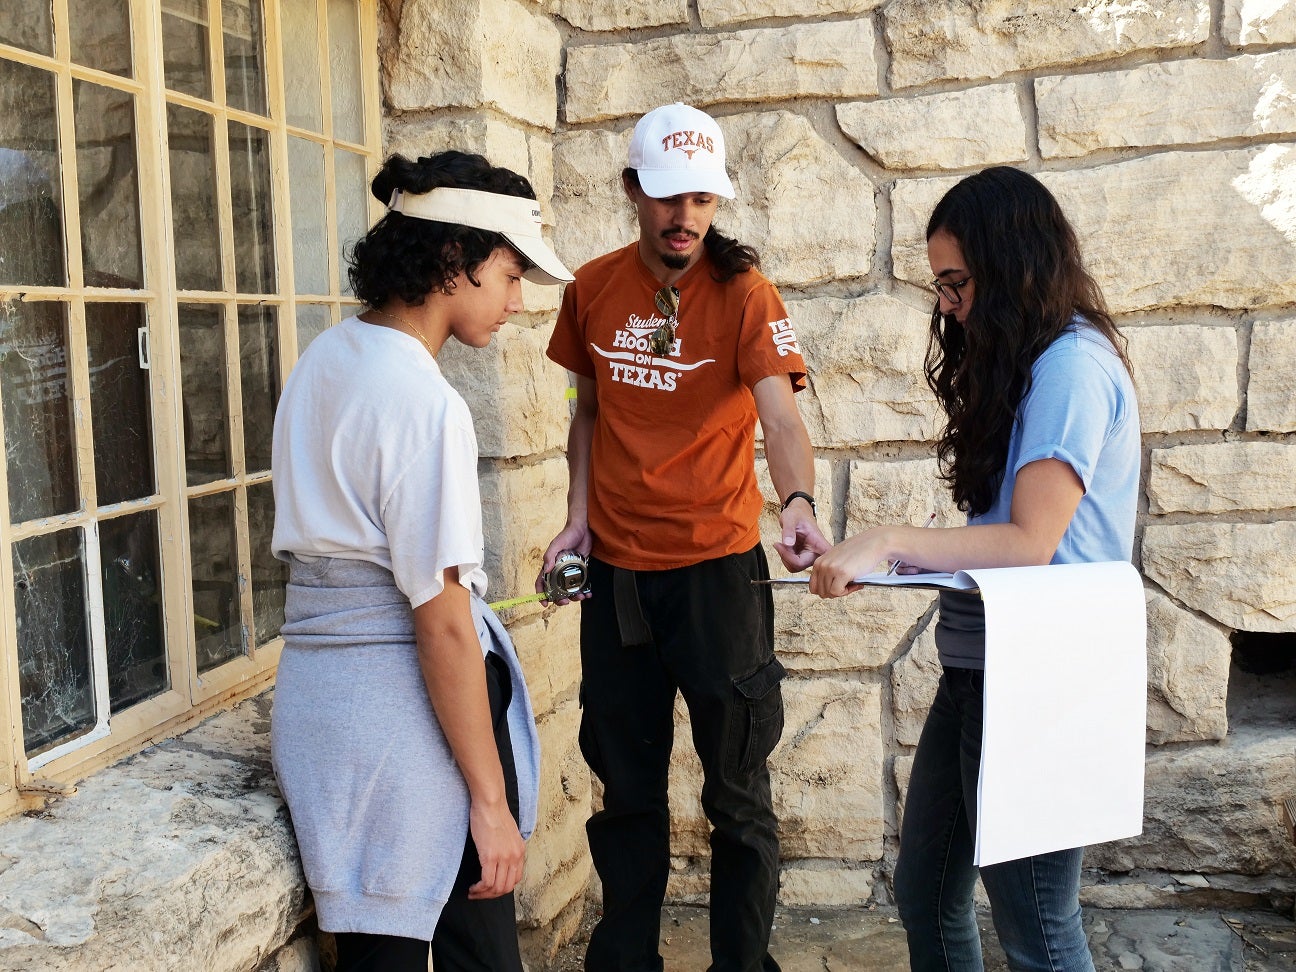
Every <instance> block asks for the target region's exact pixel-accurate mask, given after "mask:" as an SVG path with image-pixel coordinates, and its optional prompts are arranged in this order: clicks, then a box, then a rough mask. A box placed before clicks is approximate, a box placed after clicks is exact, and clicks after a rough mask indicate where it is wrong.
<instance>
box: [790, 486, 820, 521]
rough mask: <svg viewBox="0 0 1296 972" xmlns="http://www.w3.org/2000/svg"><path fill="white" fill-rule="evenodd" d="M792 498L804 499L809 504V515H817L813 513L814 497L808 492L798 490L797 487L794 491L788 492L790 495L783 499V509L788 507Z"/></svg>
mask: <svg viewBox="0 0 1296 972" xmlns="http://www.w3.org/2000/svg"><path fill="white" fill-rule="evenodd" d="M794 499H803V500H805V501H806V502H807V503H809V504H810V515H811V516H817V515H818V514H816V513H815V502H814V497H813V496H811V495H810V494H809V493H803V492H802V491H801V490H799V489H798V490H797V491H796V492H795V493H792V494H790V495H789V496H788V498H787V499H785V500H784V501H783V509H785V510H786V509H787V508H788V504H789V503H791V502H792V501H793V500H794Z"/></svg>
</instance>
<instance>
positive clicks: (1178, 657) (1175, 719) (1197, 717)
mask: <svg viewBox="0 0 1296 972" xmlns="http://www.w3.org/2000/svg"><path fill="white" fill-rule="evenodd" d="M1147 619H1148V646H1147V652H1148V732H1147V740H1148V742H1150V743H1154V744H1157V745H1161V744H1163V743H1169V742H1186V741H1190V740H1197V739H1210V740H1222V739H1223V738H1224V735H1225V733H1227V732H1228V712H1227V711H1226V708H1225V703H1226V701H1227V699H1228V678H1229V662H1230V660H1231V659H1232V657H1233V646H1232V644H1231V643H1230V642H1229V639H1228V637H1227V635H1226V634H1225V633H1224V632H1222V631H1220V630H1219V629H1218V628H1217V627H1215V626H1213V625H1211V624H1208V623H1207V622H1205V621H1202V620H1201V619H1200V618H1197V617H1195V616H1194V615H1192V614H1190V613H1188V612H1187V611H1185V610H1183V608H1180V607H1178V606H1176V605H1175V604H1174V602H1172V601H1171V600H1170V599H1169V598H1168V597H1166V596H1165V595H1163V594H1159V593H1157V592H1155V591H1148V592H1147Z"/></svg>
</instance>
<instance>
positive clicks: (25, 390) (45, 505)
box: [0, 301, 79, 523]
mask: <svg viewBox="0 0 1296 972" xmlns="http://www.w3.org/2000/svg"><path fill="white" fill-rule="evenodd" d="M66 315H67V306H66V305H65V304H62V303H57V302H52V301H51V302H45V301H30V302H19V301H8V302H6V303H3V304H0V379H2V381H0V398H3V402H4V426H5V462H6V464H7V468H8V470H9V518H10V520H12V521H13V522H14V523H21V522H22V521H24V520H34V519H36V518H37V517H42V516H54V515H56V514H58V513H70V512H71V511H73V510H75V509H77V507H78V503H79V499H78V496H77V483H76V465H75V462H74V458H73V455H74V448H75V445H74V443H73V441H72V396H71V392H70V390H69V387H68V381H67V316H66Z"/></svg>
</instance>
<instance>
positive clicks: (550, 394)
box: [437, 287, 571, 533]
mask: <svg viewBox="0 0 1296 972" xmlns="http://www.w3.org/2000/svg"><path fill="white" fill-rule="evenodd" d="M549 289H552V290H556V289H557V288H556V287H555V288H549ZM552 333H553V323H552V321H551V322H549V323H546V324H543V325H540V326H539V327H522V326H520V325H517V324H513V323H509V324H505V325H504V326H503V327H502V328H500V331H499V333H498V334H497V335H496V336H495V338H494V339H493V340H492V341H491V343H490V344H488V345H487V346H486V347H484V348H470V347H468V346H466V345H463V344H460V343H459V342H458V341H454V340H451V341H447V342H446V343H445V346H444V347H443V348H442V349H441V354H440V355H439V356H438V357H437V362H438V363H439V364H440V366H441V371H442V373H443V374H444V375H445V377H446V380H447V381H448V382H450V384H451V385H453V386H454V387H455V389H456V390H457V391H458V392H459V393H460V394H461V395H462V396H463V398H464V401H466V402H467V403H468V410H469V411H470V412H472V416H473V428H474V429H475V430H476V432H477V448H478V451H479V452H480V454H481V455H482V456H483V457H495V458H514V457H517V456H532V455H536V454H538V453H543V452H549V451H551V450H553V449H561V448H563V447H564V446H565V445H566V443H567V428H568V426H569V425H570V424H571V406H570V405H569V404H568V401H567V372H566V370H564V369H563V367H562V366H561V365H557V364H555V363H554V362H552V361H550V360H549V358H547V357H546V356H545V348H546V347H548V345H549V336H550V335H551V334H552ZM564 496H565V493H564ZM559 526H560V527H561V526H562V524H561V523H559ZM554 532H555V533H556V532H557V531H556V530H555V531H554Z"/></svg>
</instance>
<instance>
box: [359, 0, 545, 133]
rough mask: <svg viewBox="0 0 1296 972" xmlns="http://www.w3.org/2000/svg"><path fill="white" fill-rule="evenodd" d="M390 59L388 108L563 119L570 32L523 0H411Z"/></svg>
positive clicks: (535, 121) (387, 66) (532, 119)
mask: <svg viewBox="0 0 1296 972" xmlns="http://www.w3.org/2000/svg"><path fill="white" fill-rule="evenodd" d="M399 32H400V36H399V42H398V43H397V44H395V45H394V46H393V47H392V48H391V49H390V50H389V52H388V57H387V58H385V59H384V64H383V66H384V71H385V75H386V82H387V84H386V88H387V99H388V105H387V107H388V108H389V109H391V110H394V111H419V110H423V109H440V108H446V107H450V106H454V107H462V108H490V109H495V110H497V111H501V112H503V113H504V114H506V115H512V116H513V117H514V118H519V119H521V120H522V121H525V122H530V123H531V124H533V125H538V126H540V127H541V128H545V129H552V128H553V126H554V122H555V121H556V120H557V118H558V87H557V84H556V83H555V78H557V76H558V71H559V60H560V57H561V54H562V37H561V35H560V34H559V33H558V28H557V27H556V26H555V25H554V23H553V21H552V20H550V18H549V17H548V16H546V15H544V14H543V13H541V12H539V11H537V10H535V9H533V8H532V6H531V5H529V4H523V3H518V2H516V0H405V2H404V4H403V5H402V7H401V12H400V27H399Z"/></svg>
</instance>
